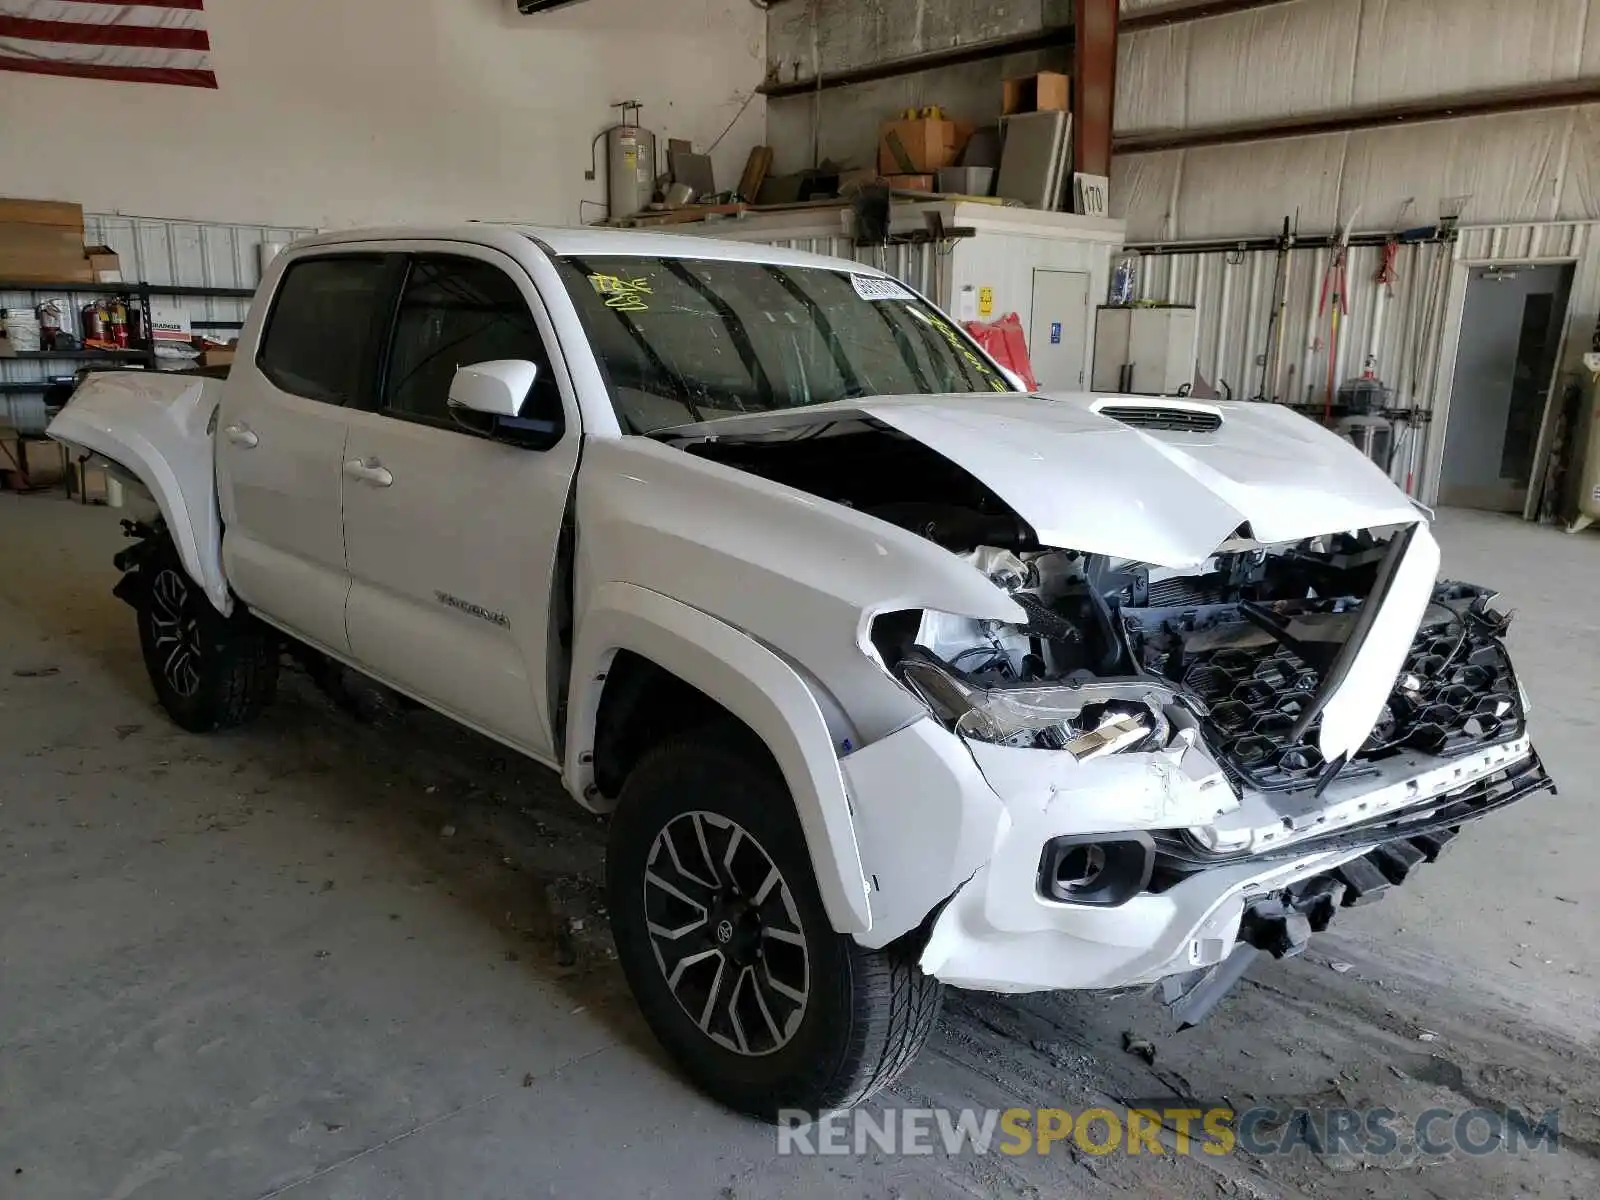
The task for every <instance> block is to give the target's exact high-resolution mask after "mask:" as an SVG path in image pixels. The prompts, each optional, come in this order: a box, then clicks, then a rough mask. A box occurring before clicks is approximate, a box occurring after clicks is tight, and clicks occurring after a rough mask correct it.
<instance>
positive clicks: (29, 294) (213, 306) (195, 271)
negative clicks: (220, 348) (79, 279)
mask: <svg viewBox="0 0 1600 1200" xmlns="http://www.w3.org/2000/svg"><path fill="white" fill-rule="evenodd" d="M312 232H314V231H313V230H310V229H290V228H270V227H267V226H259V225H224V224H200V223H196V222H193V221H168V220H161V219H159V218H154V217H124V216H114V215H109V214H100V213H93V214H86V215H85V217H84V240H85V242H86V244H88V245H91V246H93V245H103V246H110V247H111V248H112V249H113V250H115V251H116V252H117V254H118V256H119V257H120V258H121V260H122V277H123V278H124V279H125V280H129V281H144V282H148V283H152V284H170V285H175V286H182V287H228V288H253V287H255V286H256V284H257V283H259V282H260V279H261V271H260V266H259V254H258V250H257V248H258V247H259V246H260V245H261V244H262V243H263V242H275V243H288V242H292V241H294V240H295V239H296V238H300V237H304V236H306V235H307V234H309V233H312ZM90 298H91V297H86V296H82V295H77V296H74V295H71V294H67V293H52V292H50V291H49V290H48V289H44V290H37V291H33V290H30V291H26V292H0V309H3V308H33V307H35V306H37V305H39V304H42V303H44V302H45V301H47V300H54V301H55V302H56V303H57V304H59V305H60V307H61V311H62V313H63V314H64V315H63V318H62V326H63V328H69V329H71V330H72V331H73V333H74V334H76V333H77V332H78V328H77V320H76V316H75V314H76V313H77V311H78V309H79V308H80V307H82V305H83V303H84V301H85V300H87V299H90ZM158 299H159V297H158ZM171 303H181V304H182V305H183V306H184V307H185V308H187V309H188V310H189V315H190V318H191V319H192V320H198V321H241V320H243V319H244V313H245V309H246V307H247V306H248V303H249V302H248V301H245V300H228V299H198V298H189V299H184V300H173V301H171ZM218 336H219V337H223V338H225V337H226V336H228V335H227V333H226V331H219V333H218ZM80 365H81V364H80V363H77V362H73V361H71V360H65V359H55V360H52V359H0V384H5V383H23V382H32V381H34V380H39V379H42V378H45V377H46V376H64V375H71V374H72V371H73V368H74V367H77V366H80Z"/></svg>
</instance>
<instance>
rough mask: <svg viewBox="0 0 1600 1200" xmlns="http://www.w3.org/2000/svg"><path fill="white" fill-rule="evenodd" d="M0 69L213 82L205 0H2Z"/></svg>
mask: <svg viewBox="0 0 1600 1200" xmlns="http://www.w3.org/2000/svg"><path fill="white" fill-rule="evenodd" d="M265 2H268V3H270V0H265ZM0 71H27V72H29V73H31V74H34V75H70V76H75V77H78V78H82V79H115V80H120V81H122V82H126V83H173V84H181V85H184V86H188V87H209V88H214V87H216V86H217V77H216V75H214V74H213V73H212V70H211V39H210V38H209V37H208V36H207V35H206V14H205V0H0Z"/></svg>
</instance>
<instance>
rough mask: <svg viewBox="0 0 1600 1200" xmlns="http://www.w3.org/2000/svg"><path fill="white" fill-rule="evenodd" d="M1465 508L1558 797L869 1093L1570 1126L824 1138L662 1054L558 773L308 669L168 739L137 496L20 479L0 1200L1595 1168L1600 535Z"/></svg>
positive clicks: (1316, 1182)
mask: <svg viewBox="0 0 1600 1200" xmlns="http://www.w3.org/2000/svg"><path fill="white" fill-rule="evenodd" d="M1440 524H1441V530H1440V532H1441V539H1442V541H1443V542H1444V544H1445V547H1446V568H1447V571H1448V572H1449V573H1450V574H1452V575H1455V576H1457V577H1467V578H1474V579H1480V580H1482V581H1484V582H1490V583H1495V584H1498V585H1500V586H1502V587H1504V588H1505V589H1506V593H1507V597H1508V599H1509V601H1510V603H1511V604H1512V605H1514V606H1516V607H1517V608H1519V609H1520V610H1521V611H1520V615H1519V619H1518V623H1517V625H1516V627H1515V629H1514V633H1513V643H1514V649H1515V651H1516V654H1517V661H1518V664H1519V666H1520V668H1521V669H1522V672H1523V674H1524V676H1525V678H1526V681H1527V683H1528V686H1529V688H1530V690H1531V691H1532V693H1533V696H1534V699H1535V702H1536V704H1537V705H1538V712H1537V717H1536V725H1535V731H1536V734H1537V736H1538V739H1539V743H1540V748H1541V749H1542V751H1543V752H1544V754H1545V757H1546V760H1547V762H1548V764H1549V766H1550V768H1551V770H1552V772H1553V773H1554V774H1555V775H1556V776H1557V778H1558V779H1559V780H1560V781H1561V783H1562V784H1563V785H1564V791H1563V793H1562V795H1561V797H1560V798H1559V799H1553V798H1539V799H1535V800H1532V801H1529V802H1527V803H1525V804H1523V805H1521V806H1519V807H1518V808H1517V809H1516V810H1515V812H1514V813H1513V814H1506V815H1503V816H1501V817H1500V818H1498V819H1496V820H1494V821H1493V822H1492V823H1484V824H1482V825H1480V826H1477V827H1474V829H1473V831H1472V833H1471V834H1470V835H1469V836H1468V837H1466V838H1464V839H1462V843H1461V844H1460V845H1459V846H1458V848H1456V849H1455V850H1454V851H1453V852H1452V854H1451V855H1450V856H1447V858H1446V859H1445V860H1444V861H1443V862H1442V863H1440V864H1439V865H1438V866H1435V867H1432V868H1429V869H1427V870H1426V871H1425V872H1424V873H1423V874H1422V876H1421V878H1420V880H1419V881H1418V883H1417V884H1416V886H1414V887H1408V888H1407V889H1405V890H1404V891H1403V892H1402V893H1401V894H1399V895H1397V896H1394V897H1392V898H1391V899H1390V900H1388V901H1387V902H1386V903H1384V904H1382V905H1379V906H1377V907H1374V908H1370V909H1363V910H1358V911H1355V912H1352V913H1349V914H1347V916H1346V918H1345V919H1344V920H1343V921H1342V922H1341V924H1340V925H1339V927H1338V928H1337V931H1336V932H1335V933H1333V934H1330V935H1328V936H1327V937H1326V938H1324V939H1321V940H1319V942H1318V943H1317V944H1316V946H1315V948H1314V950H1313V952H1311V953H1308V954H1307V955H1306V956H1305V957H1304V958H1302V959H1300V960H1297V961H1294V962H1290V963H1272V964H1267V965H1265V966H1264V967H1262V968H1260V969H1258V970H1257V971H1256V972H1255V973H1254V975H1253V977H1252V979H1251V980H1250V981H1247V984H1246V985H1245V986H1244V987H1242V988H1241V989H1240V990H1239V991H1238V992H1237V993H1236V994H1235V995H1234V996H1233V997H1231V998H1230V1000H1229V1002H1228V1004H1227V1005H1226V1006H1225V1008H1224V1009H1223V1010H1222V1011H1221V1012H1220V1013H1219V1014H1218V1015H1217V1016H1216V1017H1215V1018H1214V1019H1213V1021H1212V1022H1211V1023H1209V1024H1208V1025H1206V1026H1205V1027H1203V1028H1202V1029H1200V1030H1198V1031H1195V1032H1191V1033H1188V1034H1184V1035H1181V1036H1171V1035H1170V1034H1169V1032H1168V1030H1167V1027H1166V1026H1165V1025H1164V1024H1163V1014H1162V1013H1161V1012H1160V1010H1159V1009H1158V1008H1157V1007H1156V1006H1155V1005H1153V1004H1152V1003H1150V1002H1149V1001H1147V1000H1144V999H1142V998H1131V999H1130V998H1124V999H1121V1000H1108V999H1105V998H1102V997H1085V996H1044V997H1026V998H1018V999H1009V1000H1008V999H1001V998H995V997H986V996H975V995H963V994H952V995H951V997H950V1000H949V1002H948V1003H947V1006H946V1015H945V1018H944V1020H943V1022H942V1023H941V1027H940V1029H939V1031H938V1032H937V1033H936V1035H935V1037H934V1039H933V1041H932V1043H931V1044H930V1046H929V1048H928V1051H927V1052H926V1053H925V1054H924V1056H923V1058H922V1059H921V1060H920V1061H919V1062H918V1064H917V1066H916V1067H914V1068H913V1070H912V1071H911V1072H910V1073H909V1074H908V1075H907V1077H906V1078H905V1079H904V1080H902V1082H901V1083H900V1084H899V1085H897V1087H896V1088H895V1089H893V1091H892V1092H891V1093H889V1094H886V1095H885V1096H883V1097H880V1098H879V1100H878V1101H877V1102H876V1104H877V1105H878V1106H880V1107H881V1106H884V1105H927V1104H951V1105H955V1106H958V1107H959V1106H965V1105H1009V1104H1024V1105H1033V1104H1048V1105H1062V1106H1067V1107H1087V1106H1090V1105H1093V1104H1103V1103H1118V1102H1124V1101H1128V1100H1132V1099H1135V1098H1141V1097H1143V1098H1149V1097H1157V1098H1161V1099H1165V1100H1168V1101H1171V1100H1176V1099H1184V1100H1193V1099H1195V1098H1196V1097H1227V1098H1229V1099H1230V1100H1234V1101H1235V1102H1238V1103H1241V1104H1243V1103H1249V1102H1265V1101H1272V1100H1278V1101H1283V1100H1288V1101H1294V1102H1300V1103H1321V1104H1323V1105H1327V1104H1336V1103H1352V1104H1354V1103H1359V1104H1376V1103H1385V1104H1389V1105H1391V1106H1393V1107H1395V1108H1397V1109H1399V1110H1401V1111H1402V1112H1411V1113H1415V1112H1417V1111H1419V1110H1421V1109H1423V1108H1426V1107H1429V1106H1431V1105H1433V1104H1440V1103H1442V1104H1445V1105H1447V1106H1453V1107H1456V1108H1464V1107H1470V1106H1471V1105H1472V1104H1476V1103H1498V1104H1508V1103H1509V1104H1517V1105H1522V1106H1525V1107H1528V1108H1535V1109H1537V1110H1538V1111H1540V1112H1542V1111H1544V1110H1545V1109H1547V1108H1550V1107H1552V1106H1556V1105H1560V1106H1562V1109H1563V1116H1562V1133H1563V1137H1564V1141H1563V1146H1562V1153H1561V1154H1559V1155H1554V1156H1550V1155H1535V1156H1497V1157H1496V1158H1494V1159H1491V1160H1462V1159H1454V1158H1445V1159H1441V1160H1427V1161H1423V1160H1415V1161H1408V1162H1405V1163H1401V1164H1392V1163H1391V1164H1384V1165H1383V1166H1382V1167H1381V1168H1374V1169H1362V1164H1359V1163H1351V1162H1347V1161H1342V1160H1340V1159H1339V1158H1338V1156H1334V1157H1331V1158H1329V1157H1321V1156H1316V1155H1301V1156H1299V1157H1297V1158H1296V1159H1294V1160H1293V1161H1290V1160H1271V1161H1256V1160H1251V1159H1247V1158H1244V1157H1242V1156H1235V1157H1232V1158H1228V1159H1225V1160H1210V1161H1196V1160H1173V1159H1164V1160H1150V1159H1148V1158H1146V1159H1142V1160H1141V1159H1129V1158H1122V1157H1111V1158H1105V1159H1090V1158H1087V1157H1085V1156H1083V1155H1080V1154H1070V1155H1069V1154H1057V1155H1052V1156H1049V1157H1046V1158H1036V1157H1034V1158H1025V1159H1008V1160H1004V1161H1000V1160H997V1159H978V1158H970V1157H969V1158H956V1159H949V1158H943V1157H933V1158H925V1159H906V1158H899V1159H892V1158H886V1157H884V1156H883V1155H880V1154H876V1153H873V1154H867V1155H864V1156H861V1157H847V1158H843V1159H803V1158H795V1157H781V1156H779V1155H778V1154H777V1153H776V1144H775V1139H774V1136H773V1133H772V1131H771V1130H769V1129H767V1128H765V1127H763V1126H760V1125H756V1124H753V1123H751V1122H748V1121H745V1120H742V1119H740V1118H736V1117H733V1116H731V1115H729V1114H727V1113H726V1112H724V1111H722V1110H720V1109H719V1108H717V1107H716V1106H715V1105H713V1104H710V1103H709V1102H707V1101H705V1100H704V1099H702V1098H701V1097H700V1096H699V1095H698V1094H696V1093H695V1092H693V1091H691V1090H690V1089H689V1088H687V1087H686V1086H685V1085H684V1084H683V1083H682V1082H680V1081H679V1079H678V1078H677V1077H676V1076H675V1075H674V1074H673V1073H672V1071H671V1069H670V1068H669V1067H668V1066H667V1065H666V1064H665V1063H664V1062H663V1060H662V1058H661V1056H660V1054H659V1053H658V1052H657V1050H656V1048H655V1047H654V1045H653V1043H652V1042H651V1041H650V1039H649V1037H648V1035H647V1034H646V1033H645V1031H644V1029H643V1027H642V1025H641V1023H640V1021H639V1020H638V1018H637V1016H636V1014H635V1012H634V1010H633V1007H632V1003H631V1001H630V1000H629V998H628V996H627V994H626V992H625V991H624V989H623V987H622V984H621V980H620V975H619V972H618V971H617V968H616V965H615V962H614V959H613V958H612V956H611V951H610V947H609V945H608V942H607V935H606V933H605V928H604V925H605V922H604V911H603V907H602V905H601V904H600V902H599V899H598V886H597V877H598V868H599V864H600V861H601V851H602V846H603V830H602V828H601V827H600V826H599V824H598V823H597V822H595V821H594V820H592V819H591V818H588V817H586V816H584V815H583V814H582V813H581V812H580V811H579V810H578V809H577V808H576V807H575V806H574V805H572V804H571V803H570V802H569V801H568V800H567V799H566V798H565V796H564V795H562V794H561V793H560V792H559V789H558V788H557V787H556V785H555V781H554V780H553V778H552V777H550V776H548V775H547V774H546V773H544V772H543V771H541V770H540V769H538V768H536V767H533V766H531V765H529V764H526V763H523V762H521V761H519V760H515V759H513V758H510V757H509V756H507V755H506V754H505V753H504V752H502V751H501V750H499V749H498V748H497V747H495V746H492V745H491V744H489V743H487V742H484V741H482V740H481V739H478V738H476V737H473V736H471V735H468V734H465V733H463V732H461V731H458V730H456V729H454V728H452V727H450V726H448V725H447V724H445V723H444V722H442V721H439V720H437V719H435V718H433V717H431V716H429V715H426V714H420V715H412V716H409V717H405V718H403V719H398V720H395V719H391V720H389V721H387V722H378V723H371V722H368V723H362V722H358V721H356V720H353V719H351V718H349V717H347V716H345V715H344V714H342V713H340V712H337V711H335V710H334V709H332V708H331V707H329V706H328V705H327V704H326V703H325V702H324V701H323V700H322V698H321V697H320V696H319V695H318V694H317V693H316V692H315V691H314V690H313V689H311V688H310V687H309V686H308V685H306V683H305V681H304V680H302V679H300V678H298V677H296V676H292V675H291V676H289V677H287V678H286V680H285V687H284V694H283V697H282V699H281V701H280V702H279V703H278V704H277V705H276V706H275V707H274V708H273V709H272V710H271V711H270V712H269V713H268V714H267V716H266V717H265V718H264V719H263V720H262V721H261V722H260V723H259V724H258V725H256V726H254V727H252V728H251V729H249V730H247V731H243V732H240V733H237V734H232V735H227V736H222V737H214V738H197V737H192V736H190V735H187V734H184V733H181V732H180V731H178V730H177V729H175V728H174V727H173V726H171V725H170V724H169V723H168V722H167V721H166V720H165V719H164V717H163V715H162V714H161V713H160V711H159V710H158V709H157V707H156V706H155V703H154V700H153V697H152V694H151V691H150V688H149V686H148V684H147V682H146V680H145V678H144V673H143V668H142V666H141V664H140V662H139V656H138V648H137V640H136V637H135V634H134V628H133V622H132V617H131V614H130V613H129V612H128V611H127V610H126V609H125V608H124V607H123V606H122V605H121V604H120V603H119V602H117V601H115V600H114V599H113V598H112V597H111V596H110V594H109V593H110V587H111V585H112V583H113V582H114V571H113V569H112V568H111V566H110V562H109V560H110V556H111V555H112V553H114V552H115V550H116V549H117V548H118V546H119V545H120V544H121V539H120V537H119V535H118V532H117V528H116V514H114V513H111V512H108V511H106V510H103V509H85V508H80V507H77V506H74V505H71V504H68V503H66V502H65V501H62V500H60V499H56V498H46V497H29V498H19V497H16V496H12V495H4V496H0V564H3V566H0V1197H5V1198H6V1200H13V1198H15V1200H35V1198H50V1200H55V1198H58V1197H74V1198H76V1197H115V1198H117V1200H123V1198H128V1197H143V1198H152V1197H160V1198H163V1200H165V1198H169V1197H178V1198H186V1197H204V1198H207V1200H212V1198H235V1197H237V1198H242V1200H265V1198H267V1197H278V1196H290V1197H292V1198H293V1200H311V1198H313V1197H349V1198H353V1197H371V1198H374V1200H376V1198H379V1197H426V1198H430V1200H431V1198H436V1197H446V1196H448V1197H463V1198H465V1197H513V1196H514V1197H519V1198H524V1197H530V1196H538V1195H561V1196H564V1195H585V1196H587V1195H618V1196H622V1195H662V1196H668V1195H670V1196H699V1197H707V1198H716V1200H755V1198H759V1197H777V1196H790V1195H794V1196H802V1195H803V1196H808V1197H810V1196H823V1197H827V1196H841V1197H842V1196H907V1197H910V1196H924V1195H954V1196H995V1195H1051V1196H1074V1197H1075V1196H1101V1195H1113V1194H1125V1193H1131V1194H1139V1195H1157V1196H1169V1195H1170V1196H1210V1195H1227V1196H1249V1197H1265V1196H1280V1195H1282V1196H1288V1195H1306V1194H1318V1195H1328V1194H1333V1195H1358V1196H1396V1197H1400V1196H1405V1197H1413V1196H1450V1197H1464V1196H1476V1195H1485V1194H1506V1195H1540V1196H1569V1195H1570V1196H1574V1197H1576V1196H1592V1195H1594V1194H1596V1192H1597V1185H1600V1170H1597V1160H1600V1082H1597V1081H1600V1055H1597V1054H1596V1052H1595V1037H1596V1035H1597V1034H1600V1003H1597V1001H1600V975H1597V972H1596V964H1597V962H1600V957H1597V954H1596V950H1597V947H1600V922H1597V921H1596V920H1595V914H1596V912H1597V911H1600V871H1597V870H1596V869H1595V862H1596V858H1597V852H1600V831H1597V829H1596V827H1595V823H1594V817H1593V815H1592V814H1593V801H1594V795H1595V789H1594V785H1593V779H1594V777H1595V775H1596V773H1597V772H1600V732H1597V728H1596V714H1597V713H1600V705H1597V703H1596V701H1597V690H1600V628H1597V626H1600V616H1597V609H1596V607H1595V605H1594V603H1593V597H1594V596H1595V595H1596V594H1600V542H1597V540H1596V539H1595V538H1594V537H1593V536H1590V537H1585V538H1567V537H1565V536H1563V535H1560V534H1558V533H1555V532H1552V531H1549V530H1542V529H1534V528H1529V527H1527V526H1524V525H1522V524H1520V523H1518V522H1515V521H1512V520H1510V519H1500V518H1493V517H1486V516H1481V515H1468V514H1458V513H1446V514H1444V516H1443V518H1442V520H1441V523H1440ZM1335 961H1337V962H1338V963H1339V965H1340V967H1341V970H1338V971H1335V970H1332V969H1330V968H1331V964H1332V963H1333V962H1335ZM1124 1031H1132V1032H1135V1033H1138V1034H1139V1035H1140V1036H1144V1037H1148V1038H1149V1039H1150V1040H1151V1041H1152V1042H1153V1043H1154V1044H1155V1046H1156V1061H1155V1063H1154V1064H1146V1063H1145V1062H1144V1061H1143V1060H1142V1059H1139V1058H1135V1057H1133V1056H1131V1055H1128V1054H1125V1053H1123V1051H1122V1040H1121V1035H1122V1033H1123V1032H1124ZM1424 1033H1431V1034H1432V1035H1434V1036H1432V1037H1424V1036H1423V1035H1424Z"/></svg>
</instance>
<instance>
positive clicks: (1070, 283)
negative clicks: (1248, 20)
mask: <svg viewBox="0 0 1600 1200" xmlns="http://www.w3.org/2000/svg"><path fill="white" fill-rule="evenodd" d="M1088 339H1089V276H1088V275H1087V274H1085V273H1084V272H1082V271H1047V270H1044V269H1042V268H1041V269H1038V270H1035V271H1034V273H1033V323H1032V328H1031V329H1030V330H1029V332H1028V359H1029V361H1030V362H1031V363H1032V365H1033V374H1034V377H1035V378H1036V379H1038V381H1039V386H1040V387H1041V388H1054V389H1056V390H1057V391H1077V390H1078V389H1080V388H1082V387H1084V386H1086V377H1085V375H1084V358H1085V356H1086V353H1087V350H1088V345H1089V341H1088Z"/></svg>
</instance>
